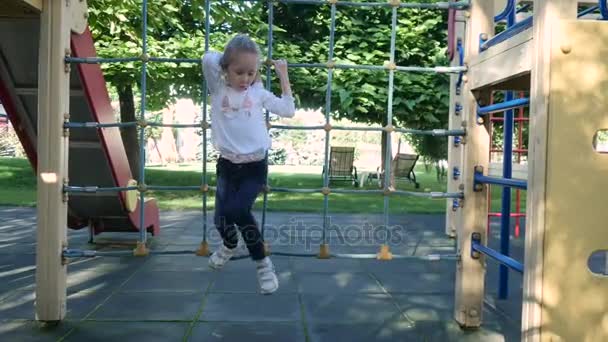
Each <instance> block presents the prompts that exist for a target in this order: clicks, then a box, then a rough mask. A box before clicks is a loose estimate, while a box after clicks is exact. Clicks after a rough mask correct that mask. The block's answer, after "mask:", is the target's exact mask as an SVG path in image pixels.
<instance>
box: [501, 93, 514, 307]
mask: <svg viewBox="0 0 608 342" xmlns="http://www.w3.org/2000/svg"><path fill="white" fill-rule="evenodd" d="M505 100H506V101H505V102H509V101H513V92H512V91H508V92H506V94H505ZM503 142H504V147H503V159H502V177H503V178H504V179H511V177H512V170H511V168H512V165H513V164H512V163H513V109H509V110H507V111H505V114H504V126H503ZM501 202H502V203H501V211H500V212H501V216H500V253H502V254H503V255H506V256H509V249H510V246H509V245H510V242H511V239H510V232H511V188H509V187H503V188H502V201H501ZM508 296H509V269H508V268H507V267H506V266H504V265H500V267H499V274H498V298H500V299H507V297H508Z"/></svg>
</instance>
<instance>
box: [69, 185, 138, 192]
mask: <svg viewBox="0 0 608 342" xmlns="http://www.w3.org/2000/svg"><path fill="white" fill-rule="evenodd" d="M129 190H137V187H136V186H111V187H100V186H72V185H67V186H64V187H63V192H66V193H98V192H121V191H129Z"/></svg>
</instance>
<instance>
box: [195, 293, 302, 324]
mask: <svg viewBox="0 0 608 342" xmlns="http://www.w3.org/2000/svg"><path fill="white" fill-rule="evenodd" d="M200 320H202V321H223V322H251V321H272V322H285V321H299V320H300V305H299V302H298V295H297V294H285V293H275V294H272V295H260V294H248V293H247V294H246V293H231V294H225V293H210V294H209V295H208V296H207V298H206V299H205V306H204V308H203V314H202V315H201V318H200Z"/></svg>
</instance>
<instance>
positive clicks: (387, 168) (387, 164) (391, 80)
mask: <svg viewBox="0 0 608 342" xmlns="http://www.w3.org/2000/svg"><path fill="white" fill-rule="evenodd" d="M396 41H397V8H395V7H393V9H392V17H391V43H390V54H389V62H390V63H391V64H394V63H395V50H396V47H395V45H396ZM394 91H395V71H394V70H392V69H391V70H389V73H388V99H387V104H386V105H387V112H386V124H387V125H388V126H392V125H393V94H394ZM384 134H385V137H386V150H385V154H384V190H385V191H387V190H388V189H389V187H390V186H391V181H390V179H391V177H390V175H391V172H392V170H391V166H392V165H391V161H392V159H393V152H392V150H391V149H392V146H391V141H392V139H391V135H392V132H391V131H387V132H386V133H384ZM389 206H390V198H389V196H384V227H386V228H388V227H389ZM388 239H389V238H388V234H385V239H384V241H383V244H384V245H385V246H388V243H389V241H388Z"/></svg>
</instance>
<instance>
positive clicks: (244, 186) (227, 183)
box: [214, 157, 268, 260]
mask: <svg viewBox="0 0 608 342" xmlns="http://www.w3.org/2000/svg"><path fill="white" fill-rule="evenodd" d="M216 171H217V190H216V193H215V215H214V223H215V226H216V228H217V230H218V232H219V233H220V235H221V236H222V239H223V240H224V245H225V246H226V247H228V248H230V249H232V248H235V247H236V245H237V243H238V238H237V232H236V228H235V226H236V227H238V229H239V230H240V231H241V235H242V236H243V239H244V240H245V243H246V244H247V248H248V249H249V254H250V255H251V258H252V259H253V260H261V259H264V257H265V255H264V240H263V238H262V235H261V234H260V229H259V228H258V223H257V221H256V220H255V217H253V214H252V213H251V208H252V207H253V203H254V202H255V199H256V198H257V197H258V194H259V193H260V192H261V191H262V190H263V188H264V185H265V184H266V176H267V174H268V165H267V163H266V160H262V161H258V162H252V163H243V164H234V163H232V162H230V161H229V160H227V159H224V158H221V157H220V158H219V159H218V162H217V169H216Z"/></svg>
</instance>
